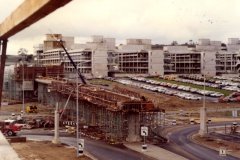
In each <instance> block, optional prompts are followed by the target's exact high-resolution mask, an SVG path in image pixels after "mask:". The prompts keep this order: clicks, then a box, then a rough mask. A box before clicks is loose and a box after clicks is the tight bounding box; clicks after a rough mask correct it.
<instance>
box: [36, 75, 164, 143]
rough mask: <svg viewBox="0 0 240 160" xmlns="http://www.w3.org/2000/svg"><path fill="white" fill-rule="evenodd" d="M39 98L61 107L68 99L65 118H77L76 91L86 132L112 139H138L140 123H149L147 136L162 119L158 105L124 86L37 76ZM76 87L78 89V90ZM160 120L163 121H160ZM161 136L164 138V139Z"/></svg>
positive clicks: (113, 140)
mask: <svg viewBox="0 0 240 160" xmlns="http://www.w3.org/2000/svg"><path fill="white" fill-rule="evenodd" d="M36 82H37V83H38V86H39V87H38V93H39V94H38V100H39V102H41V103H44V104H49V105H52V106H54V105H55V103H56V101H57V102H58V103H59V109H63V107H64V106H65V104H66V101H67V99H68V98H69V97H70V98H69V101H68V107H67V109H68V110H69V112H68V113H66V114H65V116H66V119H68V120H72V121H75V120H76V116H75V115H76V94H79V95H78V96H79V99H78V100H79V110H78V111H79V113H78V114H79V117H80V122H79V124H80V126H79V127H81V128H82V131H83V132H84V131H86V129H84V128H83V125H85V126H88V127H89V128H90V129H91V131H90V132H88V133H87V134H92V135H93V136H100V138H101V139H105V140H107V141H109V142H111V143H119V142H120V143H122V142H124V141H130V142H139V141H141V139H142V138H141V136H140V127H141V126H148V127H149V136H148V139H151V138H153V137H154V136H155V135H153V134H152V133H153V128H154V127H155V126H157V125H159V124H160V123H161V113H162V112H161V111H163V110H161V109H159V108H158V107H155V106H154V104H153V102H151V101H149V100H147V99H146V98H143V97H142V96H141V95H140V94H139V93H136V92H132V91H129V90H127V89H126V88H119V87H115V88H113V89H112V90H108V89H104V88H98V87H96V86H92V85H91V86H88V85H81V84H79V85H78V87H79V88H76V83H75V82H71V81H70V80H66V79H59V78H58V79H52V78H51V79H48V78H46V77H45V78H37V79H36ZM77 89H78V90H79V91H77ZM162 122H163V121H162ZM163 140H164V139H163Z"/></svg>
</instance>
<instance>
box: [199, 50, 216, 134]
mask: <svg viewBox="0 0 240 160" xmlns="http://www.w3.org/2000/svg"><path fill="white" fill-rule="evenodd" d="M213 60H214V59H211V60H210V61H213ZM202 69H203V106H202V108H200V130H199V134H200V135H201V136H204V135H205V134H207V132H208V131H207V125H206V122H207V111H206V60H205V52H203V68H202Z"/></svg>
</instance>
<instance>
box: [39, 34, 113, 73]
mask: <svg viewBox="0 0 240 160" xmlns="http://www.w3.org/2000/svg"><path fill="white" fill-rule="evenodd" d="M55 37H56V38H57V39H63V44H64V46H66V49H67V50H68V52H69V54H70V56H71V57H72V59H73V61H74V62H75V63H76V65H77V66H78V68H79V70H80V71H81V73H83V74H84V75H85V76H87V77H88V76H90V77H91V76H93V77H104V76H107V75H108V62H107V56H108V52H112V50H114V49H115V39H114V38H104V37H103V36H92V39H91V41H90V42H87V43H85V44H75V43H74V39H73V38H72V37H63V36H62V35H60V34H56V36H55ZM46 39H47V40H46V41H44V47H43V48H44V49H43V50H44V52H43V53H41V54H40V55H39V56H38V57H39V64H40V65H42V66H48V65H60V64H61V63H63V64H64V67H65V68H64V70H65V73H67V75H68V76H69V77H73V75H74V74H75V71H74V67H73V65H72V64H71V63H70V60H69V59H68V57H67V55H66V53H65V52H64V51H63V49H62V48H61V47H60V46H59V42H57V41H56V39H54V38H52V37H51V35H47V37H46Z"/></svg>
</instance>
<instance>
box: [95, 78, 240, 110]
mask: <svg viewBox="0 0 240 160" xmlns="http://www.w3.org/2000/svg"><path fill="white" fill-rule="evenodd" d="M91 83H92V84H98V85H99V84H107V85H109V87H110V88H112V87H114V86H118V87H121V88H126V89H128V90H131V91H135V92H137V93H140V94H141V95H143V96H145V97H147V98H148V99H150V100H152V101H153V102H154V104H155V105H156V106H158V107H159V108H162V109H165V110H166V111H177V110H180V109H181V110H185V109H188V111H190V110H193V111H194V110H199V108H200V107H202V103H203V102H202V101H195V100H184V99H181V98H178V97H176V96H169V95H165V94H162V93H155V92H151V91H147V90H145V89H141V88H137V87H134V86H129V85H123V84H120V83H116V82H112V81H105V80H94V81H93V82H91ZM206 107H207V108H228V107H239V103H215V102H206Z"/></svg>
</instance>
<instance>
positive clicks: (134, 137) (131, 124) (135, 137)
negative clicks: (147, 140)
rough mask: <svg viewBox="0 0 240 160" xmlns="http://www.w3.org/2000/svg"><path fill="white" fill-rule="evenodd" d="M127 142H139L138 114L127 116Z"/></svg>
mask: <svg viewBox="0 0 240 160" xmlns="http://www.w3.org/2000/svg"><path fill="white" fill-rule="evenodd" d="M126 141H128V142H140V141H141V137H140V122H139V115H138V114H129V117H128V136H127V138H126Z"/></svg>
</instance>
